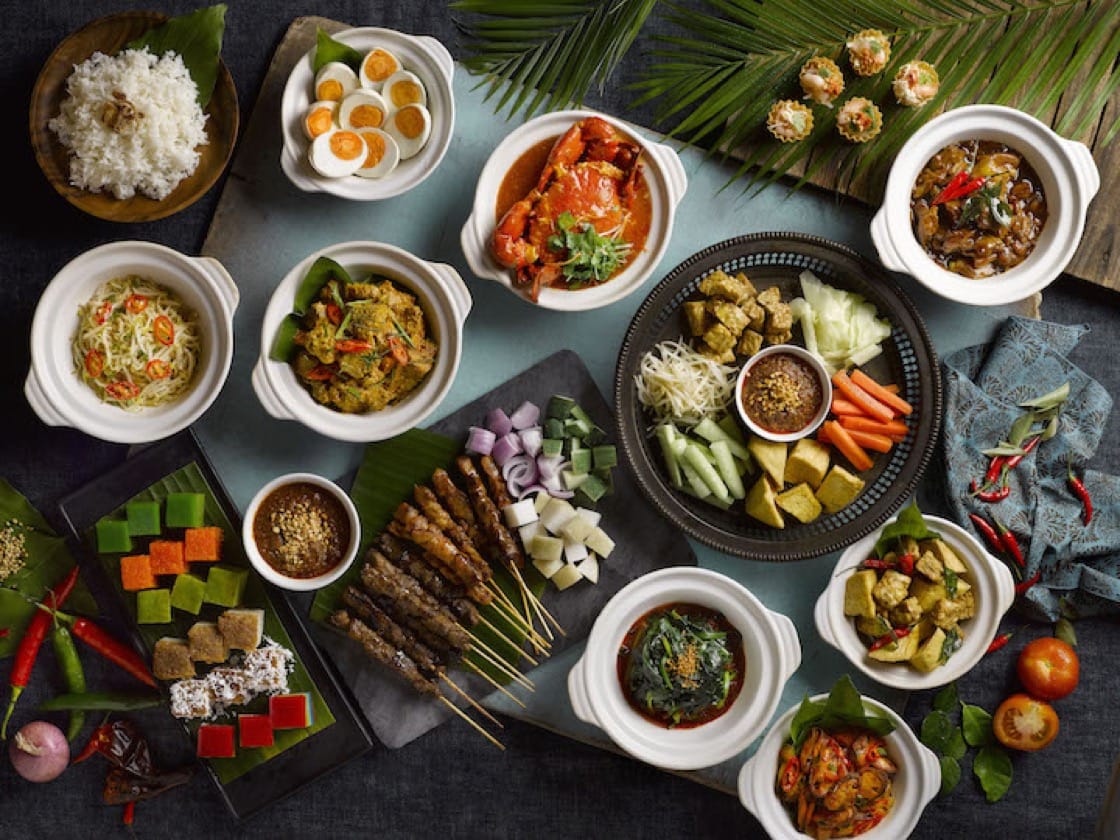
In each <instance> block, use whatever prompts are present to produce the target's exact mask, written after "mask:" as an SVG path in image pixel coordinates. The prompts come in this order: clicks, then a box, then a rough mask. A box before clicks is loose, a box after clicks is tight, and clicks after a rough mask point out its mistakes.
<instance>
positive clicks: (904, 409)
mask: <svg viewBox="0 0 1120 840" xmlns="http://www.w3.org/2000/svg"><path fill="white" fill-rule="evenodd" d="M852 383H853V384H855V385H858V386H859V387H861V388H863V390H865V391H867V393H869V394H870V395H871V396H873V397H874V398H875V399H877V400H878V401H879V402H881V403H886V404H887V405H889V406H890V407H891V408H893V409H894V410H895V411H897V412H898V413H899V414H910V413H912V412H913V411H914V407H913V406H912V405H910V403H908V402H906V400H904V399H903V398H902V397H900V396H899V395H898V394H892V393H891V392H890V391H888V390H887V389H886V388H884V387H883V386H882V385H880V384H879V383H878V382H876V381H875V380H874V379H872V378H871V377H870V376H868V375H867V374H866V373H864V372H863V371H862V370H858V369H857V370H853V371H852Z"/></svg>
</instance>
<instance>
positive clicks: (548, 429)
mask: <svg viewBox="0 0 1120 840" xmlns="http://www.w3.org/2000/svg"><path fill="white" fill-rule="evenodd" d="M544 433H545V436H546V437H550V438H562V437H564V421H563V420H557V419H556V418H555V417H549V418H548V419H547V420H545V421H544Z"/></svg>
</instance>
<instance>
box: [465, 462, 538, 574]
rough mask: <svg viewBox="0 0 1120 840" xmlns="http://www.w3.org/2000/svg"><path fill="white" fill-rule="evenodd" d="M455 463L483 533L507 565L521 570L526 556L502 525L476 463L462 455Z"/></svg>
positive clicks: (500, 517) (500, 516) (499, 515)
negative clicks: (464, 482)
mask: <svg viewBox="0 0 1120 840" xmlns="http://www.w3.org/2000/svg"><path fill="white" fill-rule="evenodd" d="M455 463H456V465H457V466H458V467H459V472H460V473H462V475H463V479H464V480H465V481H466V484H467V496H468V497H469V498H470V500H471V505H472V506H473V507H474V511H475V514H476V515H477V516H478V520H479V522H480V523H481V525H482V530H483V532H484V533H485V534H486V536H487V538H488V539H489V540H490V542H491V544H492V545H493V547H494V548H495V550H496V551H497V553H498V555H499V556H500V557H501V560H502V562H503V563H504V564H505V565H507V566H510V567H512V568H521V567H522V566H524V565H525V555H524V554H522V553H521V548H520V546H518V544H517V541H516V540H515V539H514V538H513V535H512V534H511V533H510V532H509V530H508V529H507V528H506V526H505V525H504V524H502V515H501V512H500V511H499V510H498V506H497V505H495V504H494V500H493V499H491V498H490V495H489V493H487V492H486V487H485V485H484V484H483V483H482V476H480V475H479V474H478V470H477V469H475V466H474V462H473V461H472V460H471V459H470V458H468V457H467V456H466V455H460V456H459V457H458V458H457V459H456V461H455Z"/></svg>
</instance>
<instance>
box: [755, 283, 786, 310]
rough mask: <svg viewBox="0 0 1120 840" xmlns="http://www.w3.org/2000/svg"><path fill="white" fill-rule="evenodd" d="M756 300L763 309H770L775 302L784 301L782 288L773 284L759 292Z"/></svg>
mask: <svg viewBox="0 0 1120 840" xmlns="http://www.w3.org/2000/svg"><path fill="white" fill-rule="evenodd" d="M755 300H757V301H758V305H759V306H761V307H762V308H763V309H766V310H769V309H770V308H771V307H772V306H773V305H774V304H776V303H781V302H782V290H781V289H779V288H778V287H777V286H771V287H770V288H768V289H765V290H764V291H761V292H759V293H758V296H757V297H756V298H755Z"/></svg>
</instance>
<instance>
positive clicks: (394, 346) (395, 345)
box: [389, 335, 408, 367]
mask: <svg viewBox="0 0 1120 840" xmlns="http://www.w3.org/2000/svg"><path fill="white" fill-rule="evenodd" d="M389 355H390V356H392V357H393V360H394V361H396V363H397V364H398V365H400V366H401V367H404V366H405V365H407V364H408V350H407V349H405V346H404V342H403V341H401V340H400V338H398V337H397V336H395V335H391V336H389Z"/></svg>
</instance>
